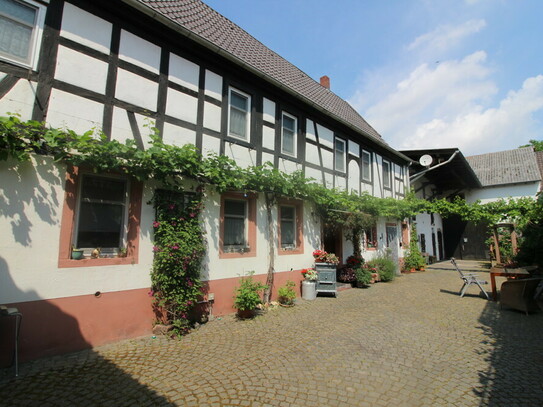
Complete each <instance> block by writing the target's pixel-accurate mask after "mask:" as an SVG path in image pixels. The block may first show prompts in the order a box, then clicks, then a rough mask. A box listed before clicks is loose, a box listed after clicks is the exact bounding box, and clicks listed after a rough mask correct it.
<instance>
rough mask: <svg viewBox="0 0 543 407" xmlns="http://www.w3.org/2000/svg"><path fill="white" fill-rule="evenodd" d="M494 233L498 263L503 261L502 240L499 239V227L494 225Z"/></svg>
mask: <svg viewBox="0 0 543 407" xmlns="http://www.w3.org/2000/svg"><path fill="white" fill-rule="evenodd" d="M492 235H493V238H494V250H495V252H494V254H495V255H496V263H497V264H500V263H501V262H502V259H501V256H500V242H499V239H498V227H497V226H494V227H493V230H492Z"/></svg>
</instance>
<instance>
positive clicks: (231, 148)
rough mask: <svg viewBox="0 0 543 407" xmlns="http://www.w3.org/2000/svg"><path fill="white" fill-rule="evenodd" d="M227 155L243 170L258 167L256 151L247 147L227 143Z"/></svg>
mask: <svg viewBox="0 0 543 407" xmlns="http://www.w3.org/2000/svg"><path fill="white" fill-rule="evenodd" d="M224 150H225V155H226V156H227V157H230V158H231V159H233V160H234V161H235V162H236V163H237V165H239V166H240V167H241V168H247V167H251V166H254V165H256V151H255V150H251V149H248V148H247V147H242V146H238V145H237V144H233V143H226V145H225V149H224Z"/></svg>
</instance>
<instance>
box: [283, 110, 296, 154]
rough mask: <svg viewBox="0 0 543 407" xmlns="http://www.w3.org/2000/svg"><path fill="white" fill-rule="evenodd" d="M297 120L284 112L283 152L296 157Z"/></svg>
mask: <svg viewBox="0 0 543 407" xmlns="http://www.w3.org/2000/svg"><path fill="white" fill-rule="evenodd" d="M296 128H297V120H296V118H295V117H294V116H291V115H289V114H288V113H285V112H283V117H282V127H281V152H282V153H284V154H288V155H292V156H296V133H297V131H296Z"/></svg>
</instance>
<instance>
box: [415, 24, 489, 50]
mask: <svg viewBox="0 0 543 407" xmlns="http://www.w3.org/2000/svg"><path fill="white" fill-rule="evenodd" d="M485 27H486V21H485V20H469V21H466V22H465V23H463V24H460V25H449V24H446V25H440V26H439V27H437V28H436V29H435V30H433V31H431V32H429V33H426V34H423V35H421V36H419V37H417V38H415V40H414V41H413V42H412V43H411V44H409V45H408V46H407V50H409V51H413V50H421V49H423V50H425V51H426V52H427V53H429V52H433V53H438V52H442V51H445V50H447V49H449V48H451V47H453V46H455V45H457V44H459V43H460V41H462V40H463V39H464V38H466V37H468V36H469V35H472V34H475V33H477V32H479V31H481V30H482V29H483V28H485Z"/></svg>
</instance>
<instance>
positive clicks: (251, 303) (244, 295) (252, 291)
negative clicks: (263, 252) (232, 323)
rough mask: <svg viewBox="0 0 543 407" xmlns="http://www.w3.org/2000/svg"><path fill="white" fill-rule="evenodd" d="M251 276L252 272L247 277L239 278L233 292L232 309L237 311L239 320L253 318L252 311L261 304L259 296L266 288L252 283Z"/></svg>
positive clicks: (254, 282) (257, 283) (255, 282)
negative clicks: (238, 284)
mask: <svg viewBox="0 0 543 407" xmlns="http://www.w3.org/2000/svg"><path fill="white" fill-rule="evenodd" d="M253 274H254V271H251V272H249V273H248V275H247V276H245V277H241V279H240V286H239V287H238V288H236V290H235V295H234V308H236V309H237V310H238V316H239V317H240V318H251V317H252V316H254V310H255V309H256V307H257V306H258V305H260V304H262V299H261V298H260V295H261V293H262V291H263V290H265V289H266V288H267V286H266V285H264V284H261V283H259V282H257V281H254V280H253Z"/></svg>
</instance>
